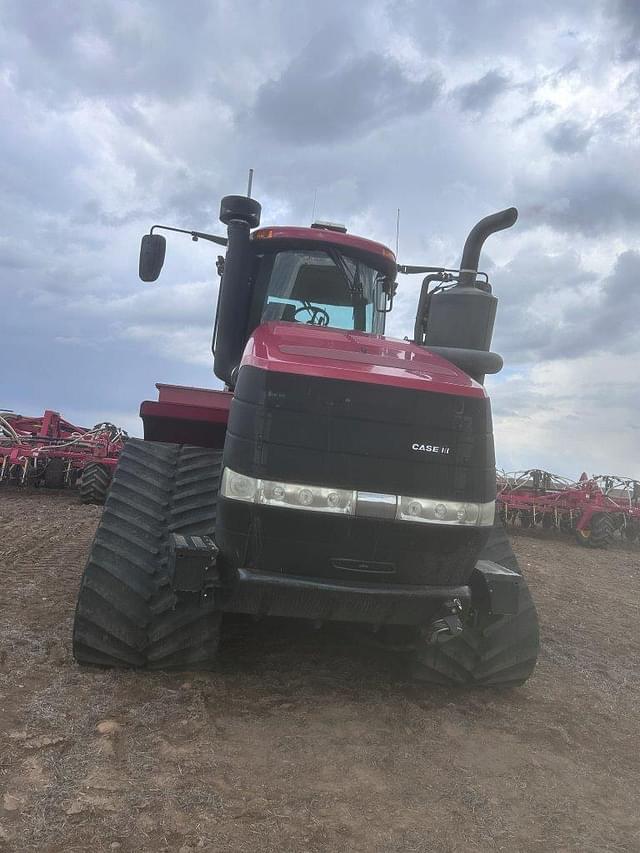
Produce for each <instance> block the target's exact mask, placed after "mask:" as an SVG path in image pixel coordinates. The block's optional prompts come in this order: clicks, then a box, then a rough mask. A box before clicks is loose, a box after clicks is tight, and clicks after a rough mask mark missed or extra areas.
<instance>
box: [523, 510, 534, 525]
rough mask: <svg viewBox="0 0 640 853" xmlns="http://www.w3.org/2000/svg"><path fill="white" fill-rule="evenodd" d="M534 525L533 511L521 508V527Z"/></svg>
mask: <svg viewBox="0 0 640 853" xmlns="http://www.w3.org/2000/svg"><path fill="white" fill-rule="evenodd" d="M532 526H533V513H532V512H531V510H528V509H523V510H520V527H523V528H525V529H526V528H528V527H532Z"/></svg>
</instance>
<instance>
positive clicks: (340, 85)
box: [255, 33, 442, 144]
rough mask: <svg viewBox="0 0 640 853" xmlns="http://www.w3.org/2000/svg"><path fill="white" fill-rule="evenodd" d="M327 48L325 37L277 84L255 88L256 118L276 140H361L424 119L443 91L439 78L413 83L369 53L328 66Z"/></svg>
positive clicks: (389, 63)
mask: <svg viewBox="0 0 640 853" xmlns="http://www.w3.org/2000/svg"><path fill="white" fill-rule="evenodd" d="M329 45H330V37H329V34H328V33H324V34H323V36H322V38H321V39H317V40H315V41H314V42H313V43H312V44H311V45H309V46H308V47H306V48H305V49H304V50H303V51H302V53H301V54H300V55H299V56H297V57H296V58H295V59H294V60H293V61H292V62H291V64H290V65H289V66H288V67H287V68H286V69H285V71H284V72H283V73H282V75H281V76H280V77H279V78H278V79H277V80H272V81H269V82H267V83H265V84H264V85H262V86H261V87H260V88H259V89H258V91H257V93H256V106H255V116H256V118H257V120H258V122H259V123H260V124H261V125H263V126H264V127H266V128H267V129H268V130H270V131H271V132H272V133H273V134H274V136H276V137H277V138H278V139H280V140H284V141H286V142H287V143H289V144H316V143H320V144H326V143H327V142H332V141H334V140H336V141H339V140H343V139H354V138H357V137H362V135H363V134H367V133H369V132H370V131H372V130H374V129H375V128H379V127H381V126H383V125H384V124H385V123H387V122H391V121H394V120H397V119H399V118H402V116H404V115H411V116H412V117H416V116H418V115H420V114H422V113H423V112H424V111H425V110H427V109H428V108H429V107H430V106H431V105H432V104H433V103H434V101H435V100H436V98H437V96H438V94H439V92H440V90H441V88H442V81H441V78H440V75H439V74H437V73H431V74H429V75H428V77H427V78H426V79H424V80H421V81H419V82H416V81H413V80H410V79H408V78H407V77H406V76H405V74H404V73H403V71H402V69H401V68H400V66H399V65H398V64H397V63H396V62H394V61H392V60H389V59H388V58H386V57H384V56H382V55H380V54H377V53H373V52H367V53H364V54H362V55H360V56H346V57H345V58H344V59H343V60H342V61H339V62H338V63H337V65H335V64H333V63H327V61H326V56H327V53H328V51H329V50H330V46H329Z"/></svg>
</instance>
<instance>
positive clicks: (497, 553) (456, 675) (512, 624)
mask: <svg viewBox="0 0 640 853" xmlns="http://www.w3.org/2000/svg"><path fill="white" fill-rule="evenodd" d="M480 560H491V561H492V562H494V563H498V564H499V565H501V566H503V567H504V568H507V569H511V570H512V571H514V572H516V573H517V574H518V575H520V577H521V580H520V581H519V587H520V590H519V596H518V599H519V602H518V609H517V612H516V613H514V614H508V615H494V614H491V613H490V612H489V610H488V605H487V603H485V602H484V600H483V597H482V596H481V595H480V594H479V593H478V592H477V591H474V590H477V589H478V584H477V583H475V582H474V580H478V578H477V577H476V578H475V579H474V577H472V579H471V588H472V599H471V609H470V612H469V614H467V616H466V618H465V622H464V627H463V630H462V632H461V633H460V634H458V635H457V636H455V637H453V638H452V639H450V640H449V641H448V642H445V643H442V644H440V645H435V644H433V643H428V642H427V641H426V640H425V639H422V638H421V641H420V642H419V643H418V645H417V647H416V649H415V650H414V652H413V654H412V659H411V672H412V675H413V677H414V678H415V679H416V680H419V681H424V682H427V683H429V684H439V685H442V686H445V687H468V688H469V687H515V686H518V685H521V684H524V682H525V681H526V680H527V679H528V678H529V676H530V675H531V674H532V672H533V670H534V669H535V665H536V660H537V658H538V652H539V648H540V637H539V628H538V615H537V613H536V608H535V605H534V603H533V600H532V598H531V594H530V592H529V588H528V586H527V583H526V581H525V579H524V578H523V577H522V572H521V571H520V567H519V566H518V560H517V558H516V556H515V554H514V553H513V549H512V547H511V542H510V541H509V537H508V536H507V532H506V530H505V527H504V525H503V524H502V522H501V521H500V518H499V517H497V518H496V522H495V523H494V526H493V530H492V532H491V536H490V538H489V542H488V543H487V545H486V547H485V549H484V551H483V552H482V553H481V555H480ZM478 571H479V570H478V569H476V570H475V572H478Z"/></svg>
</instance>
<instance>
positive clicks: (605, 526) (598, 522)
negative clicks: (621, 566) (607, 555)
mask: <svg viewBox="0 0 640 853" xmlns="http://www.w3.org/2000/svg"><path fill="white" fill-rule="evenodd" d="M615 530H616V524H615V521H614V518H613V515H611V513H608V512H599V513H596V515H594V516H592V518H591V522H590V524H589V533H588V535H587V536H584V535H582V534H581V532H580V531H579V530H576V539H577V540H578V542H579V543H580V545H587V546H588V547H589V548H607V547H608V546H609V545H611V543H612V542H613V535H614V533H615Z"/></svg>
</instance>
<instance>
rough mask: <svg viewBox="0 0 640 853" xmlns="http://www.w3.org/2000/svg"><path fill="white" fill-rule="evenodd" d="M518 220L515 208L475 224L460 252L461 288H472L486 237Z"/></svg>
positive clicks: (509, 208)
mask: <svg viewBox="0 0 640 853" xmlns="http://www.w3.org/2000/svg"><path fill="white" fill-rule="evenodd" d="M517 219H518V211H517V209H516V208H515V207H508V208H507V209H506V210H500V211H499V212H498V213H492V214H491V215H490V216H485V217H484V219H481V220H480V222H477V223H476V224H475V225H474V226H473V228H472V229H471V231H469V236H468V237H467V239H466V240H465V244H464V249H463V250H462V260H461V261H460V278H459V279H458V284H459V285H460V286H461V287H473V285H474V284H475V280H476V273H477V272H478V264H479V263H480V252H481V251H482V247H483V246H484V244H485V240H486V239H487V237H490V236H491V234H495V233H496V232H497V231H504V229H505V228H511V226H512V225H515V223H516V220H517Z"/></svg>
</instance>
